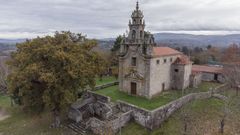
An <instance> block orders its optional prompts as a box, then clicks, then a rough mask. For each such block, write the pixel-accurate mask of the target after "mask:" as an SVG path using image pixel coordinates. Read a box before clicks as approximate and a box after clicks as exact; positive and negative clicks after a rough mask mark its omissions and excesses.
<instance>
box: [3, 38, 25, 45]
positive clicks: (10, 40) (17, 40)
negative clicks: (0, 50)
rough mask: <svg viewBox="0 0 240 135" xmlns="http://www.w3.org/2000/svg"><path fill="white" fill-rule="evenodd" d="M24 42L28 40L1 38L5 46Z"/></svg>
mask: <svg viewBox="0 0 240 135" xmlns="http://www.w3.org/2000/svg"><path fill="white" fill-rule="evenodd" d="M24 41H26V39H1V38H0V43H4V44H16V43H21V42H24Z"/></svg>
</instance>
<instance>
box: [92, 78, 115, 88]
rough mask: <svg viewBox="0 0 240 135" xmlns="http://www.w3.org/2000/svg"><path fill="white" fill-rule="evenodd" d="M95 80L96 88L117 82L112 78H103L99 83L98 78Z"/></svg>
mask: <svg viewBox="0 0 240 135" xmlns="http://www.w3.org/2000/svg"><path fill="white" fill-rule="evenodd" d="M95 80H96V86H98V85H103V84H106V83H110V82H114V81H117V80H116V78H115V77H114V76H104V77H103V78H102V80H101V81H100V79H99V77H97V78H96V79H95Z"/></svg>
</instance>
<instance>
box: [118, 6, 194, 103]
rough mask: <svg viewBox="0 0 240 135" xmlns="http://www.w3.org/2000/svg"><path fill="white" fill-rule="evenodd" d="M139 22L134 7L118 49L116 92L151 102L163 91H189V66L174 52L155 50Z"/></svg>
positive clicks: (182, 56)
mask: <svg viewBox="0 0 240 135" xmlns="http://www.w3.org/2000/svg"><path fill="white" fill-rule="evenodd" d="M143 18H144V16H143V12H142V11H141V10H140V9H139V5H138V3H137V5H136V9H135V10H134V11H133V12H132V15H131V20H130V21H129V34H128V35H127V36H126V37H125V36H124V40H123V41H122V44H121V47H120V52H119V90H120V91H123V92H126V93H128V94H131V95H138V96H143V97H146V98H152V97H153V96H154V95H157V94H159V93H161V92H162V91H164V90H169V89H185V88H187V87H189V85H190V76H191V70H192V62H191V61H190V60H189V58H188V57H187V56H185V55H184V54H182V53H181V52H179V51H177V50H174V49H172V48H169V47H157V46H156V43H155V41H154V37H153V35H152V34H151V33H150V32H146V31H145V21H144V20H143Z"/></svg>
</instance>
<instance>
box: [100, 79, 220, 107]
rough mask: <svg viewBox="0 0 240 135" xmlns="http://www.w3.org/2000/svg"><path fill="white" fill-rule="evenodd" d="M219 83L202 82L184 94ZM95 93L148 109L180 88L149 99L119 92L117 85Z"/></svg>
mask: <svg viewBox="0 0 240 135" xmlns="http://www.w3.org/2000/svg"><path fill="white" fill-rule="evenodd" d="M219 85H220V84H218V83H210V82H203V83H202V84H201V85H200V86H199V87H198V88H189V89H187V90H185V93H184V95H186V94H188V93H191V92H199V91H208V90H209V88H210V87H216V86H219ZM96 93H98V94H102V95H105V96H109V97H111V99H112V101H113V102H115V101H116V100H122V101H126V102H128V103H131V104H134V105H136V106H139V107H142V108H145V109H148V110H153V109H155V108H157V107H159V106H162V105H165V104H167V103H169V102H171V101H173V100H175V99H178V98H179V97H181V96H182V91H181V90H169V91H164V92H162V93H161V94H160V95H158V96H156V97H154V98H152V99H151V100H149V99H146V98H144V97H138V96H131V95H128V94H126V93H124V92H121V91H119V90H118V86H112V87H108V88H105V89H102V90H98V91H96Z"/></svg>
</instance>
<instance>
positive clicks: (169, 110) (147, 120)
mask: <svg viewBox="0 0 240 135" xmlns="http://www.w3.org/2000/svg"><path fill="white" fill-rule="evenodd" d="M226 87H227V86H226V85H225V84H224V85H221V86H219V87H217V88H216V89H214V90H212V91H208V92H200V93H191V94H188V95H186V96H184V97H181V98H179V99H177V100H174V101H172V102H170V103H168V104H166V105H164V106H161V107H159V108H157V109H155V110H152V111H149V110H146V109H143V108H139V107H137V106H135V105H132V104H129V103H126V102H123V101H118V104H119V107H120V109H121V110H122V111H130V110H132V117H133V119H134V120H135V122H136V123H138V124H140V125H142V126H144V127H146V128H148V129H151V130H153V129H156V128H158V127H160V125H161V124H162V123H163V122H164V121H165V120H166V119H167V118H168V117H169V116H170V115H172V114H173V113H174V112H175V111H176V110H178V109H179V108H181V107H182V106H183V105H185V104H187V103H189V102H191V101H193V100H196V99H207V98H211V97H215V95H214V94H215V93H217V92H218V91H220V90H221V89H225V88H226Z"/></svg>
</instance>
